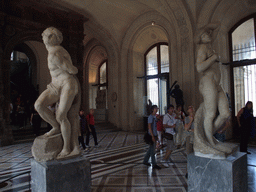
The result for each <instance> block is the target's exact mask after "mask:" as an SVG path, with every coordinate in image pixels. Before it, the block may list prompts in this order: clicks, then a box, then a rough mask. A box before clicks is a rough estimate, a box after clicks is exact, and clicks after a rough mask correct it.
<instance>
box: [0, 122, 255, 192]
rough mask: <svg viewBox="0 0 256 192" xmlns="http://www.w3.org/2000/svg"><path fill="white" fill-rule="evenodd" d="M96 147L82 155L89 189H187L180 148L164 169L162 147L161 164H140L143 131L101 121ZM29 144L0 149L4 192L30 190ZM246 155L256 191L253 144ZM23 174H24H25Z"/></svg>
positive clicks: (136, 191) (96, 191) (0, 188)
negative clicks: (156, 167) (88, 169)
mask: <svg viewBox="0 0 256 192" xmlns="http://www.w3.org/2000/svg"><path fill="white" fill-rule="evenodd" d="M96 130H97V136H98V141H99V145H100V146H99V147H95V146H94V143H93V139H91V140H90V144H89V145H90V146H91V147H90V148H89V149H88V150H86V151H84V152H83V157H85V158H89V159H90V161H91V173H92V190H91V191H92V192H104V191H105V192H112V191H113V192H119V191H120V192H170V191H172V192H185V191H186V190H187V179H186V178H185V174H186V163H187V160H186V154H185V152H184V150H183V149H180V150H176V151H175V152H174V153H173V154H172V155H171V159H170V160H171V162H172V163H173V165H171V166H170V167H169V168H164V167H163V165H161V163H160V160H161V159H162V157H163V156H164V155H165V149H163V150H160V151H158V152H157V155H156V159H157V162H158V164H159V165H160V166H161V167H162V169H161V170H154V169H152V168H151V167H146V166H145V165H143V164H142V160H143V157H144V155H145V152H146V150H147V145H146V144H145V143H144V142H143V133H131V132H124V131H116V130H115V129H114V128H111V127H105V126H103V125H102V124H101V125H98V126H96ZM31 146H32V143H31V142H30V143H23V144H16V145H11V146H7V147H2V148H0V183H1V182H2V181H4V180H6V179H9V178H11V177H13V176H17V175H20V174H21V175H20V176H18V177H15V178H12V179H10V180H9V181H7V182H5V183H4V184H2V185H0V191H3V192H13V191H19V192H28V191H30V190H29V189H30V160H31V158H32V155H31ZM250 152H252V154H251V155H248V176H249V177H248V188H249V190H248V191H249V192H253V191H256V190H255V189H256V147H253V146H251V147H250ZM24 173H25V174H24Z"/></svg>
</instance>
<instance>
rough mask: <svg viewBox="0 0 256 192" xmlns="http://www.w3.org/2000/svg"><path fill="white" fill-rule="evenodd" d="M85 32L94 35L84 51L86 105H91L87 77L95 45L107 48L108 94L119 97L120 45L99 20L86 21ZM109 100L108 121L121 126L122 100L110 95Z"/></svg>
mask: <svg viewBox="0 0 256 192" xmlns="http://www.w3.org/2000/svg"><path fill="white" fill-rule="evenodd" d="M84 29H85V34H91V36H92V37H93V38H92V39H90V41H89V42H88V43H86V44H85V51H84V65H83V66H84V67H83V71H84V73H83V75H84V78H83V79H84V85H85V86H84V89H87V90H85V91H84V96H83V98H84V103H85V104H86V106H89V97H88V94H86V92H87V91H88V88H89V84H88V81H87V80H86V77H87V76H88V72H89V70H88V69H89V66H88V55H89V53H90V51H91V50H92V49H93V47H95V46H97V45H99V46H102V47H104V48H105V50H106V52H107V57H108V69H109V70H108V74H109V78H108V93H109V94H108V95H111V94H112V93H116V94H117V97H118V98H119V96H118V95H119V89H118V84H119V81H118V80H116V76H117V71H118V67H119V65H118V63H119V51H118V45H117V43H116V42H115V40H114V39H113V37H112V36H111V35H110V34H109V33H108V31H106V30H105V29H104V28H102V27H101V26H100V25H99V24H98V23H97V22H92V23H88V22H87V23H85V25H84ZM107 100H108V114H110V115H109V116H108V121H109V122H111V123H113V124H114V125H115V126H117V127H120V121H119V120H120V119H119V118H117V117H118V116H119V107H118V106H119V103H120V100H119V99H117V101H115V102H113V101H112V100H111V98H110V97H108V98H107Z"/></svg>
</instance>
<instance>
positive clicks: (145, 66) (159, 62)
mask: <svg viewBox="0 0 256 192" xmlns="http://www.w3.org/2000/svg"><path fill="white" fill-rule="evenodd" d="M161 45H167V46H168V48H170V46H169V44H168V43H167V42H159V43H155V44H153V45H152V46H150V47H149V48H148V49H147V51H146V52H145V53H144V77H145V78H144V79H145V81H144V87H145V92H144V95H145V96H147V89H148V87H147V80H148V79H155V78H158V79H161V78H166V79H167V93H168V92H169V90H168V89H169V88H170V82H169V73H170V71H169V73H161V50H160V46H161ZM155 47H156V48H157V67H158V73H157V74H156V75H147V54H148V53H149V52H150V51H151V50H152V49H153V48H155ZM169 53H170V51H169ZM169 65H170V55H169ZM169 105H170V99H169V97H167V106H169Z"/></svg>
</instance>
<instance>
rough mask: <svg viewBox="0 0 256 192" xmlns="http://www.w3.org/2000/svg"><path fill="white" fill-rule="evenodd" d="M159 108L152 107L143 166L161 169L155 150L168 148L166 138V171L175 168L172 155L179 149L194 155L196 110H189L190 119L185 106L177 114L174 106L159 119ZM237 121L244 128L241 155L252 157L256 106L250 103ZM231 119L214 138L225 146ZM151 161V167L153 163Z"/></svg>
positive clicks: (191, 107)
mask: <svg viewBox="0 0 256 192" xmlns="http://www.w3.org/2000/svg"><path fill="white" fill-rule="evenodd" d="M157 112H158V107H157V105H152V107H151V114H150V115H149V117H148V131H147V133H146V134H145V136H144V140H145V142H146V143H147V144H149V148H148V151H147V153H146V154H145V156H144V160H143V164H144V165H147V166H151V164H152V167H153V169H161V167H160V166H158V165H157V163H156V159H155V149H161V148H163V147H164V146H165V145H164V143H163V138H165V139H166V140H167V142H166V153H165V156H164V157H163V159H162V160H161V164H162V165H163V166H164V167H169V166H170V165H172V163H171V161H170V155H171V153H172V151H173V150H175V149H179V148H180V147H181V146H184V145H185V147H186V154H189V153H191V152H193V139H194V117H195V110H194V107H193V106H189V107H188V109H187V116H185V113H184V112H183V111H182V106H181V105H177V107H176V110H175V109H174V106H173V105H170V106H169V107H168V108H167V114H165V115H164V116H161V115H158V114H157ZM237 121H238V125H239V128H240V133H241V134H240V136H241V137H240V151H241V152H246V153H247V154H251V153H250V152H249V151H247V146H248V141H249V138H250V137H252V138H253V137H254V135H255V120H254V117H253V104H252V102H251V101H248V102H247V103H246V105H245V107H243V108H242V109H241V110H240V111H239V112H238V114H237ZM229 122H230V119H227V120H226V122H225V123H224V124H223V126H221V127H220V128H219V130H217V132H216V133H215V134H214V137H215V138H216V139H217V140H218V141H221V142H223V141H224V140H225V132H226V130H227V128H228V127H229V125H230V124H229ZM149 158H151V164H150V163H149Z"/></svg>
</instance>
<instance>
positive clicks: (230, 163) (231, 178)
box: [187, 152, 248, 192]
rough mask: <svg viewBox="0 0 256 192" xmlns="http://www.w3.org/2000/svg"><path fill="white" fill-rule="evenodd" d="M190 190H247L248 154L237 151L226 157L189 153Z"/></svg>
mask: <svg viewBox="0 0 256 192" xmlns="http://www.w3.org/2000/svg"><path fill="white" fill-rule="evenodd" d="M187 168H188V191H189V192H205V191H211V192H233V191H236V192H245V191H247V188H248V185H247V154H245V153H241V152H237V153H235V154H233V155H230V156H228V157H227V158H226V159H210V158H204V157H197V156H195V155H194V154H189V155H188V166H187Z"/></svg>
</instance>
